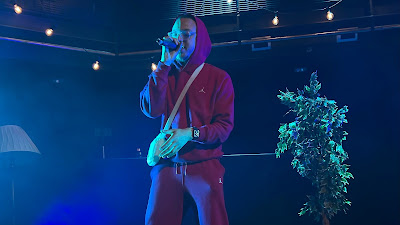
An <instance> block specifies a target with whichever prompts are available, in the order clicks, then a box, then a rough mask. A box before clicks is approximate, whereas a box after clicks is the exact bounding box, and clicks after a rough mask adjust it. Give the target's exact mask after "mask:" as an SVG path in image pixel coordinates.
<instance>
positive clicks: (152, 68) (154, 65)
mask: <svg viewBox="0 0 400 225" xmlns="http://www.w3.org/2000/svg"><path fill="white" fill-rule="evenodd" d="M156 69H157V65H156V64H155V63H152V64H151V70H153V71H154V70H156Z"/></svg>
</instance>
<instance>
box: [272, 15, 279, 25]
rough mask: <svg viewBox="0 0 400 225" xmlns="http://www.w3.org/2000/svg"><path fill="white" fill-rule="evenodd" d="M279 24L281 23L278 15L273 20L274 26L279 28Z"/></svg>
mask: <svg viewBox="0 0 400 225" xmlns="http://www.w3.org/2000/svg"><path fill="white" fill-rule="evenodd" d="M278 23H279V19H278V15H276V14H275V17H274V18H273V19H272V24H274V25H275V26H277V25H278Z"/></svg>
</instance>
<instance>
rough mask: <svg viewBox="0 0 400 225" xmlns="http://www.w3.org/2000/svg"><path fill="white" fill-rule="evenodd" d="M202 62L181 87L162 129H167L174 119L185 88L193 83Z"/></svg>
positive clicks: (201, 67) (201, 66)
mask: <svg viewBox="0 0 400 225" xmlns="http://www.w3.org/2000/svg"><path fill="white" fill-rule="evenodd" d="M203 66H204V63H203V64H201V65H200V66H199V67H197V69H196V70H195V71H194V72H193V74H192V76H190V78H189V80H188V82H187V83H186V85H185V87H184V88H183V90H182V92H181V95H179V98H178V100H177V101H176V103H175V106H174V108H173V109H172V112H171V115H169V117H168V120H167V123H166V124H165V126H164V130H169V128H170V127H171V125H172V121H173V120H174V118H175V116H176V113H177V112H178V109H179V106H180V105H181V103H182V100H183V97H184V96H185V94H186V92H187V90H188V89H189V87H190V85H191V84H192V83H193V81H194V79H196V77H197V75H199V73H200V71H201V69H203Z"/></svg>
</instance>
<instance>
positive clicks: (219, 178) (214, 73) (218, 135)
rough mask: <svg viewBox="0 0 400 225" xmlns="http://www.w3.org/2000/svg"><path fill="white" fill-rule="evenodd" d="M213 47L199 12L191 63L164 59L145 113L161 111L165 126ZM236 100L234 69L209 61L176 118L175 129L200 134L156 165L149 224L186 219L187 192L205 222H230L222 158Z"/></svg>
mask: <svg viewBox="0 0 400 225" xmlns="http://www.w3.org/2000/svg"><path fill="white" fill-rule="evenodd" d="M210 51H211V41H210V38H209V35H208V32H207V29H206V27H205V25H204V23H203V22H202V21H201V20H200V19H198V18H197V17H196V47H195V50H194V52H193V53H192V55H191V57H190V59H189V61H188V63H187V64H186V66H185V67H184V68H177V67H175V66H174V65H172V66H166V65H165V64H163V63H161V62H160V63H159V64H158V67H157V69H156V70H155V71H154V72H153V73H151V75H150V76H149V82H148V83H147V84H146V86H145V87H144V89H143V91H142V92H141V93H140V99H141V108H142V111H143V113H144V114H145V115H146V116H148V117H151V118H156V117H159V116H160V115H161V116H162V121H163V123H162V128H163V127H164V125H165V123H166V120H167V119H168V116H169V115H170V113H171V111H172V109H173V107H174V105H175V102H176V100H177V99H178V97H179V95H180V93H181V91H182V89H183V87H184V86H185V84H186V82H187V81H188V80H189V78H190V76H191V74H192V73H193V72H194V70H195V69H196V68H197V67H198V66H199V65H201V64H202V63H203V62H204V61H205V60H206V58H207V57H208V55H209V54H210ZM233 102H234V92H233V86H232V81H231V78H230V77H229V75H228V74H227V73H226V72H225V71H223V70H221V69H219V68H217V67H215V66H212V65H210V64H205V65H204V67H203V69H202V71H201V72H200V73H199V75H198V77H197V78H196V79H195V80H194V82H193V83H192V85H191V86H190V88H189V90H188V92H187V93H186V96H185V98H184V99H183V101H182V103H181V106H180V108H179V110H178V113H177V115H176V117H175V119H174V122H173V123H172V129H176V128H187V127H192V126H195V127H198V128H199V130H200V137H199V139H197V140H196V141H191V142H188V143H187V144H186V145H185V146H184V147H183V148H182V149H181V150H179V151H178V153H177V154H176V156H175V157H173V158H171V159H168V160H166V159H162V160H161V161H160V163H158V164H157V165H156V166H155V167H154V168H153V169H152V171H151V178H152V185H151V190H150V196H149V202H148V206H147V211H146V224H149V225H150V224H151V225H169V224H171V225H179V224H181V220H182V211H183V209H184V207H185V206H184V200H183V199H184V195H187V194H189V195H190V196H191V197H192V198H193V200H194V202H195V203H196V206H197V209H198V215H199V221H200V224H202V225H226V224H228V217H227V214H226V210H225V202H224V195H223V184H222V183H223V175H224V172H225V169H224V167H223V166H222V165H221V163H220V162H219V158H220V157H222V155H223V152H222V143H223V142H224V141H225V140H226V139H227V138H228V136H229V134H230V132H231V131H232V129H233V109H234V106H233ZM162 128H161V129H162Z"/></svg>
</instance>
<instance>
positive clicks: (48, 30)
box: [46, 28, 54, 37]
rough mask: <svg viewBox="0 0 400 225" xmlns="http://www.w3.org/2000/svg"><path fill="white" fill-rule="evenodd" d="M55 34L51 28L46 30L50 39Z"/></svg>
mask: <svg viewBox="0 0 400 225" xmlns="http://www.w3.org/2000/svg"><path fill="white" fill-rule="evenodd" d="M53 33H54V31H53V29H51V28H48V29H46V35H47V36H48V37H50V36H51V35H53Z"/></svg>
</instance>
